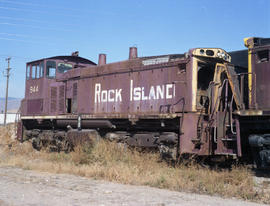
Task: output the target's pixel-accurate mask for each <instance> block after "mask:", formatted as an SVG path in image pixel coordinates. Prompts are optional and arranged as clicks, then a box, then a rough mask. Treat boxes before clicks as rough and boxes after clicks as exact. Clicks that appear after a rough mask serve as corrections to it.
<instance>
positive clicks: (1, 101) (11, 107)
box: [0, 97, 22, 113]
mask: <svg viewBox="0 0 270 206" xmlns="http://www.w3.org/2000/svg"><path fill="white" fill-rule="evenodd" d="M21 100H22V99H21V98H16V97H9V98H8V112H11V113H16V112H17V111H18V109H19V107H20V104H21ZM4 111H5V98H4V97H0V113H2V112H4Z"/></svg>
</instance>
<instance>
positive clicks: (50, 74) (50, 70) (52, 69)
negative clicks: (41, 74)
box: [46, 61, 56, 79]
mask: <svg viewBox="0 0 270 206" xmlns="http://www.w3.org/2000/svg"><path fill="white" fill-rule="evenodd" d="M55 74H56V63H55V61H47V63H46V76H47V78H49V79H53V78H55Z"/></svg>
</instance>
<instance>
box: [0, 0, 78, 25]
mask: <svg viewBox="0 0 270 206" xmlns="http://www.w3.org/2000/svg"><path fill="white" fill-rule="evenodd" d="M0 1H1V0H0ZM0 19H8V20H14V21H29V22H34V23H42V24H51V23H52V22H49V21H40V20H35V19H25V18H13V17H8V16H0ZM59 24H60V23H59ZM61 25H64V26H78V25H76V24H65V23H64V24H62V23H61Z"/></svg>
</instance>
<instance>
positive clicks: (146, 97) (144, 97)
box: [142, 87, 148, 100]
mask: <svg viewBox="0 0 270 206" xmlns="http://www.w3.org/2000/svg"><path fill="white" fill-rule="evenodd" d="M142 100H148V96H144V87H142Z"/></svg>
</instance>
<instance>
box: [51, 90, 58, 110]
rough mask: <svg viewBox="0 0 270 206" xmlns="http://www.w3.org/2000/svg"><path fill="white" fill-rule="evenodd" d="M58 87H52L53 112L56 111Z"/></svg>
mask: <svg viewBox="0 0 270 206" xmlns="http://www.w3.org/2000/svg"><path fill="white" fill-rule="evenodd" d="M56 104H57V87H51V112H56Z"/></svg>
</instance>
